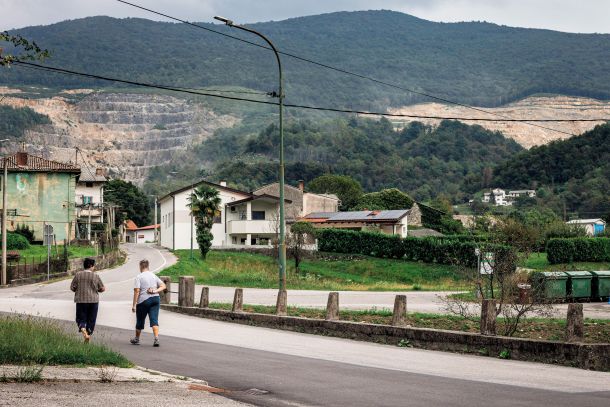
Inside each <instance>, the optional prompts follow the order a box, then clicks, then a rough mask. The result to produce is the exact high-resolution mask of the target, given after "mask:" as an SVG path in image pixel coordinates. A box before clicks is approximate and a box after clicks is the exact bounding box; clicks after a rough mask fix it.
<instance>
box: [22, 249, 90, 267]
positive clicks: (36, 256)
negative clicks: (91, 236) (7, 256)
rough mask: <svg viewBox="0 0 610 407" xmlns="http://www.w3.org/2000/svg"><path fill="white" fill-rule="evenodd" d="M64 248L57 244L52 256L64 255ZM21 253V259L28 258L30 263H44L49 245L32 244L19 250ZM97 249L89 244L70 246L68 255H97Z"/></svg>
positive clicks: (71, 256) (74, 256) (73, 256)
mask: <svg viewBox="0 0 610 407" xmlns="http://www.w3.org/2000/svg"><path fill="white" fill-rule="evenodd" d="M63 250H64V248H63V247H62V246H57V251H56V250H55V247H52V248H51V256H52V257H56V256H61V255H63ZM18 252H19V254H20V255H21V259H22V260H21V261H23V259H26V261H27V262H28V263H42V262H45V261H46V260H47V247H46V246H41V245H31V246H30V247H29V248H28V249H26V250H18ZM95 254H96V251H95V247H89V246H70V247H69V249H68V256H69V257H70V258H76V257H93V256H95Z"/></svg>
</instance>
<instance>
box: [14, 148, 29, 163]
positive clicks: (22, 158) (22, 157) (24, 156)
mask: <svg viewBox="0 0 610 407" xmlns="http://www.w3.org/2000/svg"><path fill="white" fill-rule="evenodd" d="M16 161H17V165H19V166H27V165H28V153H26V152H25V151H20V152H18V153H17V155H16Z"/></svg>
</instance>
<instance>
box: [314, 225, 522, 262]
mask: <svg viewBox="0 0 610 407" xmlns="http://www.w3.org/2000/svg"><path fill="white" fill-rule="evenodd" d="M468 239H469V240H465V241H461V240H460V239H458V238H453V239H452V238H449V237H440V238H437V237H426V238H416V237H406V238H401V237H400V236H397V235H385V234H382V233H377V232H358V231H353V230H341V229H322V230H321V231H320V232H319V233H318V249H319V250H320V251H323V252H334V253H352V254H362V255H365V256H373V257H383V258H394V259H406V260H411V261H421V262H424V263H439V264H449V265H461V266H465V267H476V264H477V256H476V254H475V249H476V248H481V249H482V250H483V251H488V252H494V253H496V256H497V259H508V258H509V257H508V256H507V254H508V253H510V252H511V248H510V247H508V246H502V245H492V244H488V243H483V244H480V243H476V242H474V241H473V240H472V239H474V238H473V237H468ZM510 258H511V259H512V257H510Z"/></svg>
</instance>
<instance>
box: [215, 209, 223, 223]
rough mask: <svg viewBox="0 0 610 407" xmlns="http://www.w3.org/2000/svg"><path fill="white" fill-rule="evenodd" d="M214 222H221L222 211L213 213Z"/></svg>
mask: <svg viewBox="0 0 610 407" xmlns="http://www.w3.org/2000/svg"><path fill="white" fill-rule="evenodd" d="M214 223H222V211H216V212H215V213H214Z"/></svg>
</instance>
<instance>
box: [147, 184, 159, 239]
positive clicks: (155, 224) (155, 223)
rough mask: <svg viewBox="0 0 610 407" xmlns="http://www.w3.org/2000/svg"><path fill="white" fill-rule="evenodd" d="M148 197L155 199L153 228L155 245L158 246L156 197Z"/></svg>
mask: <svg viewBox="0 0 610 407" xmlns="http://www.w3.org/2000/svg"><path fill="white" fill-rule="evenodd" d="M148 196H152V197H153V198H155V220H154V223H153V225H154V226H155V244H159V242H158V238H157V236H158V233H157V195H148Z"/></svg>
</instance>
